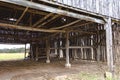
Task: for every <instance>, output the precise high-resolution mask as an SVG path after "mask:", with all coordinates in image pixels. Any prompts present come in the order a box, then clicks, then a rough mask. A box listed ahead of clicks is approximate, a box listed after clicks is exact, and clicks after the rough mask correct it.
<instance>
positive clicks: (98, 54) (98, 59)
mask: <svg viewBox="0 0 120 80" xmlns="http://www.w3.org/2000/svg"><path fill="white" fill-rule="evenodd" d="M97 61H100V46H98V47H97Z"/></svg>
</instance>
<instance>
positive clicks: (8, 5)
mask: <svg viewBox="0 0 120 80" xmlns="http://www.w3.org/2000/svg"><path fill="white" fill-rule="evenodd" d="M0 6H3V7H8V8H12V9H13V8H14V9H17V10H24V7H21V6H16V5H13V4H8V3H3V2H0ZM27 12H29V13H33V14H39V15H47V14H48V13H47V12H43V11H38V10H33V9H28V10H27Z"/></svg>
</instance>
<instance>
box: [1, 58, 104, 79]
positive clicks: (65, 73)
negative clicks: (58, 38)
mask: <svg viewBox="0 0 120 80" xmlns="http://www.w3.org/2000/svg"><path fill="white" fill-rule="evenodd" d="M71 64H72V67H71V68H70V69H68V68H65V67H64V65H65V61H63V60H53V61H51V63H50V64H47V63H45V61H38V62H33V61H28V60H21V61H4V62H0V80H104V75H103V73H104V71H105V67H106V66H105V65H106V64H104V63H99V64H98V63H97V62H92V61H81V60H78V61H72V62H71Z"/></svg>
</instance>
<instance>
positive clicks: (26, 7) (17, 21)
mask: <svg viewBox="0 0 120 80" xmlns="http://www.w3.org/2000/svg"><path fill="white" fill-rule="evenodd" d="M27 10H28V7H26V8H25V10H24V11H23V13H22V15H21V16H20V18H19V19H18V20H17V22H16V23H15V25H17V24H18V23H19V22H20V20H21V19H22V18H23V16H24V15H25V13H26V12H27Z"/></svg>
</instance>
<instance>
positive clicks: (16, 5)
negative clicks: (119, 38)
mask: <svg viewBox="0 0 120 80" xmlns="http://www.w3.org/2000/svg"><path fill="white" fill-rule="evenodd" d="M10 1H11V2H10ZM17 1H18V2H17ZM21 1H22V2H21ZM24 1H25V2H27V3H24V4H23V2H24ZM20 2H21V3H20ZM28 3H29V5H28ZM30 4H31V5H30ZM25 5H26V6H27V7H25ZM33 5H34V6H33ZM42 6H45V7H46V8H50V9H51V10H48V9H46V8H44V9H43V8H42ZM40 7H41V8H40ZM38 8H39V9H38ZM53 10H56V11H53ZM65 12H66V13H65ZM63 13H64V14H63ZM69 13H70V14H69ZM96 23H100V24H103V23H104V20H103V18H102V17H100V16H95V15H91V14H87V13H83V12H79V11H75V10H72V9H69V8H66V7H63V6H58V5H53V4H48V3H45V2H42V1H36V0H33V2H30V1H26V0H2V1H0V42H3V43H31V42H40V41H41V40H42V39H44V38H46V37H48V36H51V35H54V34H56V33H64V32H65V31H68V30H69V31H71V32H72V31H75V30H77V31H82V32H81V35H83V34H87V33H86V32H84V31H86V29H85V27H80V26H84V25H86V24H90V25H91V24H96ZM78 29H79V30H78ZM88 33H89V32H88ZM56 38H57V37H56Z"/></svg>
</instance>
